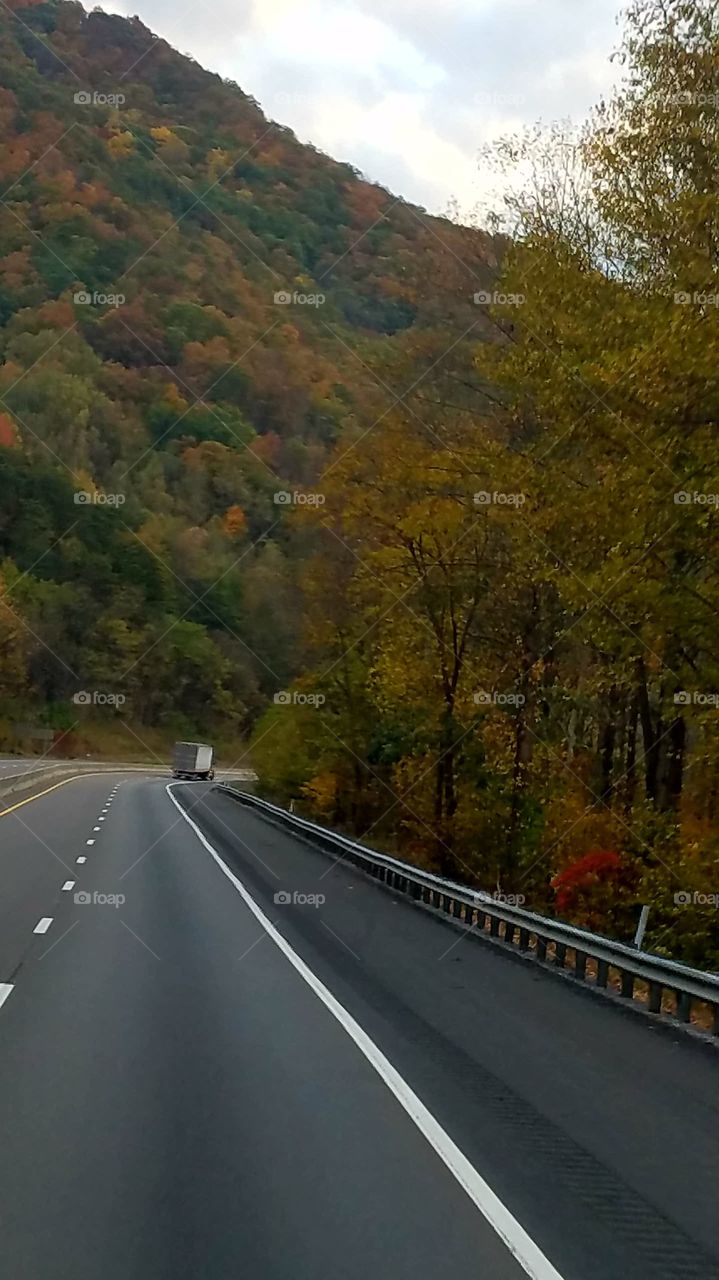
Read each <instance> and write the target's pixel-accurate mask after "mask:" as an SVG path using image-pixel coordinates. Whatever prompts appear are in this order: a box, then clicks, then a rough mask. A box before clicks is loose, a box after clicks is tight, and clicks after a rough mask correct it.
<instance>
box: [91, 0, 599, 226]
mask: <svg viewBox="0 0 719 1280" xmlns="http://www.w3.org/2000/svg"><path fill="white" fill-rule="evenodd" d="M620 2H621V0H581V3H578V0H543V2H542V4H541V5H539V4H537V3H536V0H443V2H442V5H441V6H440V5H439V4H437V3H436V0H252V3H251V4H245V5H243V6H241V7H235V5H234V4H232V3H230V0H218V3H217V4H216V5H215V6H214V8H213V10H212V21H211V22H210V21H208V11H207V10H204V9H203V8H201V7H200V6H197V5H195V4H194V3H189V4H188V3H185V4H184V5H183V4H179V5H178V4H176V3H175V2H174V0H139V4H140V8H139V16H140V18H141V19H142V20H143V21H144V22H145V23H146V24H147V25H148V26H149V27H151V28H152V29H153V30H155V31H157V32H158V33H159V34H160V35H162V36H164V37H165V38H166V39H167V40H169V41H170V43H171V44H173V45H174V46H175V47H176V48H178V49H179V50H180V51H181V52H186V53H191V54H192V55H193V56H194V57H195V58H196V59H197V60H198V61H199V62H201V63H202V64H203V65H204V66H207V67H208V68H209V69H210V70H213V71H217V72H219V73H220V74H221V75H224V76H227V77H229V78H232V79H234V80H236V81H237V83H238V84H239V85H240V86H241V87H242V88H243V89H244V90H245V92H246V93H250V94H252V96H253V97H255V98H257V100H258V101H259V102H260V104H261V105H262V106H263V107H264V109H265V110H266V112H267V114H268V115H269V116H270V117H272V118H273V119H276V120H278V121H280V122H281V123H282V124H287V125H289V126H290V127H291V128H293V129H294V130H295V132H296V133H297V135H298V137H300V138H301V139H302V141H306V142H313V143H314V144H315V146H318V147H320V148H321V149H322V150H324V151H327V152H328V153H329V154H332V155H334V156H336V157H337V159H340V160H347V161H349V162H350V163H352V164H355V165H356V166H357V167H358V168H362V169H363V170H365V171H366V172H367V173H368V176H369V177H371V178H373V179H375V180H377V181H380V182H382V183H384V184H385V185H386V186H388V187H390V188H391V189H392V190H394V191H396V192H397V194H401V195H404V196H405V197H406V198H408V199H411V200H415V201H417V202H418V203H421V204H424V205H426V206H427V207H428V208H430V209H432V210H441V209H442V208H444V207H445V206H446V204H447V201H448V200H449V199H450V198H451V197H456V198H457V199H458V200H459V202H460V205H463V206H465V207H466V206H469V205H471V204H473V203H474V201H475V200H476V198H477V196H478V195H480V194H481V193H482V192H483V191H484V190H485V183H484V178H483V175H482V174H481V173H480V172H479V170H478V165H477V151H478V148H479V147H480V145H481V144H483V143H485V142H487V141H489V140H491V138H492V137H494V136H497V135H498V134H501V133H504V132H507V131H508V130H511V129H512V128H516V127H517V126H518V125H521V124H522V123H533V122H534V121H535V120H537V119H538V118H540V117H541V118H544V119H547V120H550V119H558V118H561V117H566V116H571V117H573V118H575V119H577V120H578V119H581V118H582V117H584V116H585V115H586V114H587V112H588V110H589V109H590V107H591V105H592V104H593V103H594V102H595V101H596V100H597V99H598V98H599V97H600V96H601V94H602V93H603V92H605V91H606V90H607V89H608V87H609V86H610V85H611V83H612V79H613V75H614V74H615V73H614V71H613V68H612V65H611V64H610V63H609V61H608V56H609V54H610V52H611V50H612V49H613V48H614V46H615V44H616V42H617V30H616V24H615V17H616V13H617V11H618V9H619V7H620ZM137 5H138V0H111V7H112V8H113V9H114V10H115V11H116V12H125V13H130V12H137ZM108 7H110V6H108Z"/></svg>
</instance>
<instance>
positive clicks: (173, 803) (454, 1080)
mask: <svg viewBox="0 0 719 1280" xmlns="http://www.w3.org/2000/svg"><path fill="white" fill-rule="evenodd" d="M45 785H46V786H47V785H48V784H47V783H46V784H45ZM41 786H42V784H41V783H38V789H40V787H41ZM78 895H79V896H78ZM0 984H2V985H0V1001H2V1004H1V1005H0V1132H1V1133H2V1145H1V1146H0V1215H1V1225H0V1258H1V1262H0V1269H1V1270H2V1274H3V1275H7V1276H9V1277H12V1280H36V1278H37V1277H39V1276H43V1277H47V1278H48V1280H98V1278H99V1277H102V1278H103V1280H198V1278H199V1277H202V1280H237V1277H239V1276H247V1277H250V1278H251V1280H325V1277H326V1278H327V1280H360V1277H361V1278H362V1280H366V1278H367V1277H373V1278H374V1277H377V1278H378V1280H380V1278H381V1280H410V1278H411V1280H430V1278H431V1280H438V1278H440V1277H444V1276H451V1275H455V1274H456V1275H465V1274H466V1275H468V1276H472V1277H481V1280H522V1278H523V1277H525V1276H527V1275H531V1276H533V1277H536V1278H537V1280H624V1278H625V1277H626V1278H630V1277H631V1280H694V1278H696V1280H699V1277H701V1280H719V1239H718V1233H717V1212H716V1206H717V1196H718V1194H719V1088H718V1086H717V1081H718V1079H719V1070H718V1069H719V1057H718V1056H717V1054H716V1052H715V1051H714V1050H713V1049H710V1048H705V1047H704V1046H702V1045H699V1044H696V1043H695V1042H693V1041H691V1040H690V1039H689V1038H682V1037H681V1036H680V1035H679V1034H677V1035H673V1034H671V1033H669V1032H667V1031H666V1030H664V1029H662V1028H658V1027H656V1026H654V1025H653V1024H651V1023H650V1022H649V1021H645V1020H643V1019H641V1018H638V1017H637V1016H632V1015H631V1014H629V1013H622V1012H620V1011H618V1010H617V1009H616V1008H615V1007H613V1006H611V1005H610V1004H609V1003H604V1002H602V1001H601V1000H598V999H596V998H592V997H590V996H589V995H587V994H584V993H582V992H581V991H578V990H577V989H575V988H573V987H571V986H570V985H569V984H568V983H566V982H565V981H562V980H561V978H559V977H553V976H552V975H547V974H545V973H543V972H541V971H538V970H537V969H535V968H532V967H530V966H528V965H526V964H523V963H522V962H521V961H520V960H514V959H511V958H509V957H507V956H506V955H504V954H501V953H499V952H498V951H496V950H495V949H493V948H492V947H491V945H490V944H488V943H485V942H481V941H476V940H474V939H468V938H464V937H461V936H460V935H459V934H458V933H456V932H455V931H454V930H453V929H452V927H451V926H450V925H449V924H448V923H445V922H443V921H442V920H440V919H435V918H433V917H432V916H430V915H429V914H427V913H425V912H421V911H419V910H417V909H416V908H414V907H412V906H411V905H410V904H409V903H408V902H407V901H404V900H400V899H397V898H395V897H394V896H393V894H391V893H390V892H388V891H387V890H385V889H383V888H381V887H380V886H378V885H377V884H375V883H373V882H370V881H369V880H367V879H365V878H364V877H363V876H362V875H361V874H360V873H359V872H358V871H356V870H354V869H352V868H348V867H345V866H342V865H337V864H334V863H333V862H331V861H330V860H329V859H328V858H326V857H325V856H323V855H322V854H321V853H319V852H317V851H316V850H314V849H312V848H311V847H309V846H308V845H307V844H305V843H303V842H301V841H299V840H298V839H296V838H294V837H292V836H290V835H288V834H287V833H286V832H282V831H280V830H279V829H278V828H275V827H273V826H272V825H271V824H270V823H268V822H267V820H266V819H265V818H263V817H260V816H259V815H258V814H256V813H251V812H249V811H247V810H246V809H244V808H243V807H242V806H240V805H238V804H237V803H236V802H234V801H233V800H232V799H231V798H230V797H228V796H227V795H223V794H222V793H220V792H218V791H216V790H215V789H213V788H212V787H211V786H209V785H207V784H201V783H198V784H176V785H174V786H171V787H169V789H168V786H167V779H164V778H160V777H157V776H154V777H151V776H148V777H144V776H142V775H141V774H133V775H128V774H123V773H120V772H118V773H117V774H109V775H106V776H95V777H88V778H82V779H78V780H75V781H72V782H69V783H65V784H60V785H57V786H54V787H52V789H51V790H50V791H48V792H47V794H44V795H40V796H39V797H38V798H33V797H32V796H29V797H28V798H27V799H24V800H22V801H20V802H16V803H14V804H8V807H7V808H6V809H5V811H4V813H0Z"/></svg>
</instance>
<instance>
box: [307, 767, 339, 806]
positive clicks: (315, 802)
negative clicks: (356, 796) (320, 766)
mask: <svg viewBox="0 0 719 1280" xmlns="http://www.w3.org/2000/svg"><path fill="white" fill-rule="evenodd" d="M337 790H338V780H337V776H336V774H334V773H332V772H331V771H330V770H329V769H327V770H325V771H324V772H322V773H317V774H315V776H314V778H310V781H309V782H306V783H304V785H303V786H302V787H301V791H302V794H303V796H305V797H306V799H308V800H309V801H310V804H311V805H312V809H313V811H314V812H315V813H317V814H322V815H325V816H327V817H329V816H330V815H331V814H332V813H334V810H335V805H336V801H337Z"/></svg>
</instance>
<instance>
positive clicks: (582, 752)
mask: <svg viewBox="0 0 719 1280" xmlns="http://www.w3.org/2000/svg"><path fill="white" fill-rule="evenodd" d="M717 14H718V9H717V5H716V3H714V2H713V0H702V2H701V3H697V2H696V0H692V2H691V3H690V2H689V0H656V2H655V0H641V2H640V3H636V4H632V5H630V8H629V13H628V15H627V17H626V30H625V35H624V43H623V47H622V50H621V63H622V64H623V78H622V81H621V84H620V88H619V89H618V91H617V93H616V95H615V97H614V98H613V100H612V101H611V102H609V103H607V104H602V105H600V106H599V108H598V109H597V111H596V112H595V114H594V116H593V118H592V120H591V122H590V124H589V125H588V126H587V128H586V129H584V130H583V131H581V132H580V133H577V132H573V131H571V130H566V129H564V128H561V127H555V128H548V129H546V130H538V131H536V132H530V133H529V134H528V135H527V136H526V137H525V138H520V139H510V140H508V141H507V143H506V144H500V145H499V146H498V148H497V151H496V154H495V155H494V157H493V159H494V161H495V162H497V163H498V164H499V165H500V166H502V165H508V166H509V167H510V168H511V167H513V166H516V165H517V164H518V165H519V172H520V173H523V174H524V175H525V176H526V178H527V183H526V189H521V186H519V187H518V186H517V185H516V184H515V185H514V186H510V187H509V188H508V195H507V208H506V211H505V215H504V224H503V225H504V226H505V229H506V230H507V231H508V232H510V233H511V249H510V250H509V251H508V253H507V254H506V256H505V258H504V259H503V264H502V268H503V269H502V274H501V279H500V280H499V282H498V284H497V285H496V286H495V289H494V291H493V300H492V305H490V308H489V310H490V314H491V316H492V319H493V321H494V323H495V325H496V326H497V331H498V332H499V334H500V340H499V341H497V342H491V343H487V342H480V341H473V342H472V343H471V345H470V347H469V348H468V347H467V345H466V344H465V343H460V345H459V347H458V348H452V342H453V340H454V334H452V335H449V334H448V335H447V336H446V339H445V343H444V349H445V350H447V348H450V353H449V355H448V356H446V357H440V358H439V359H438V361H437V363H431V362H430V361H428V363H427V368H426V371H425V375H424V377H423V379H422V381H421V383H420V384H419V385H418V386H417V387H415V388H414V389H413V390H412V392H411V393H410V394H409V395H406V396H405V397H404V398H403V401H402V403H401V405H398V406H396V408H395V410H394V411H393V412H392V413H391V414H388V415H387V417H385V418H384V420H383V421H382V422H381V423H380V424H378V426H377V427H375V429H374V430H373V431H372V433H371V437H370V439H369V440H368V441H367V442H366V447H362V448H360V447H358V448H354V449H351V450H341V451H340V452H339V454H338V456H337V458H336V460H335V461H334V462H333V464H332V466H331V468H330V470H329V472H328V473H327V475H326V478H325V491H326V503H325V506H324V507H323V509H322V511H321V512H309V513H308V516H309V519H308V521H307V522H308V523H309V524H311V525H312V524H314V525H315V526H316V527H318V528H323V529H324V530H325V533H326V531H327V530H328V529H329V531H330V532H329V535H328V536H324V537H323V539H322V541H321V542H320V543H318V546H317V549H316V551H315V554H314V556H313V559H312V560H311V561H310V563H309V564H308V566H307V568H306V572H305V577H304V598H305V601H306V604H305V611H306V615H307V619H308V635H309V641H310V645H311V647H312V651H313V652H314V655H315V656H314V663H313V664H311V667H310V669H311V671H312V673H313V675H312V678H311V679H308V680H307V681H306V682H305V685H304V689H305V692H311V691H313V692H314V693H315V694H319V696H320V698H322V697H323V698H324V699H325V701H324V702H322V703H320V705H319V706H315V705H313V704H308V703H306V704H304V705H299V706H296V707H277V708H272V709H271V711H270V712H269V713H268V714H267V715H266V717H265V718H264V721H263V722H262V724H261V726H260V728H259V731H258V735H257V737H258V742H257V748H256V759H257V762H258V767H260V769H261V770H262V772H263V773H264V775H265V777H266V778H267V779H268V780H272V779H274V782H275V785H276V787H277V789H278V790H279V791H283V792H284V794H285V795H287V794H294V795H296V796H299V798H300V800H301V802H303V803H304V804H306V805H310V806H311V807H312V808H313V810H314V811H315V812H316V813H320V814H323V815H325V816H326V817H329V818H330V820H331V821H335V822H336V821H342V822H344V823H345V824H346V825H347V826H350V827H353V828H355V829H356V830H359V831H360V832H361V833H362V834H363V835H364V837H365V838H366V839H369V840H370V841H372V840H374V841H376V842H378V844H379V845H380V846H383V845H384V846H387V845H388V844H391V843H394V844H395V845H396V846H398V847H399V848H400V849H402V850H403V851H404V852H405V853H407V852H408V853H409V854H410V855H411V856H412V857H414V858H416V859H418V860H420V861H422V862H424V863H425V864H430V865H432V866H434V867H437V868H439V869H440V870H441V871H443V872H445V873H447V874H450V875H452V876H460V877H469V878H470V880H472V881H474V882H475V883H476V882H478V883H480V884H482V885H483V886H484V887H485V888H487V889H492V888H493V887H495V886H496V888H497V890H498V891H499V892H501V893H513V894H519V895H520V896H521V897H523V898H524V899H525V901H526V902H527V903H528V904H530V905H532V906H533V907H534V908H537V909H540V910H547V909H550V910H551V909H558V910H560V911H561V912H563V913H565V914H567V915H569V916H570V917H571V918H572V919H574V920H576V921H577V922H579V923H581V924H583V925H585V926H588V927H590V928H596V929H599V930H608V931H611V932H613V933H614V934H615V935H617V936H619V937H622V938H624V939H626V940H628V941H631V939H632V937H633V934H634V930H635V927H636V923H637V920H638V918H639V911H640V906H641V904H647V905H649V906H650V908H651V910H650V915H649V932H648V934H647V941H648V944H649V945H650V946H652V947H655V948H659V949H660V950H662V949H663V950H666V951H668V952H671V953H673V954H675V955H678V956H681V957H683V958H685V959H688V960H690V961H693V962H695V963H699V964H704V965H706V964H708V963H713V964H715V965H716V964H717V963H719V925H718V924H717V921H718V920H719V914H718V911H717V907H718V906H719V837H718V832H717V801H718V795H719V662H718V659H717V634H718V633H717V612H718V607H719V576H718V573H717V566H718V564H719V531H718V526H717V519H719V517H718V516H717V507H718V506H719V470H718V469H717V459H718V454H717V428H718V426H719V381H718V379H719V361H718V360H717V356H718V354H719V327H718V316H719V279H718V267H717V263H718V261H719V256H718V255H719V194H718V188H717V173H718V172H719V112H718V111H717V104H719V25H718V21H719V20H718V17H717ZM474 337H476V335H473V338H474ZM409 380H410V381H411V378H410V379H409Z"/></svg>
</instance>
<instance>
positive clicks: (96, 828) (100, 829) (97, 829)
mask: <svg viewBox="0 0 719 1280" xmlns="http://www.w3.org/2000/svg"><path fill="white" fill-rule="evenodd" d="M92 829H93V831H102V827H93V828H92Z"/></svg>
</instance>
